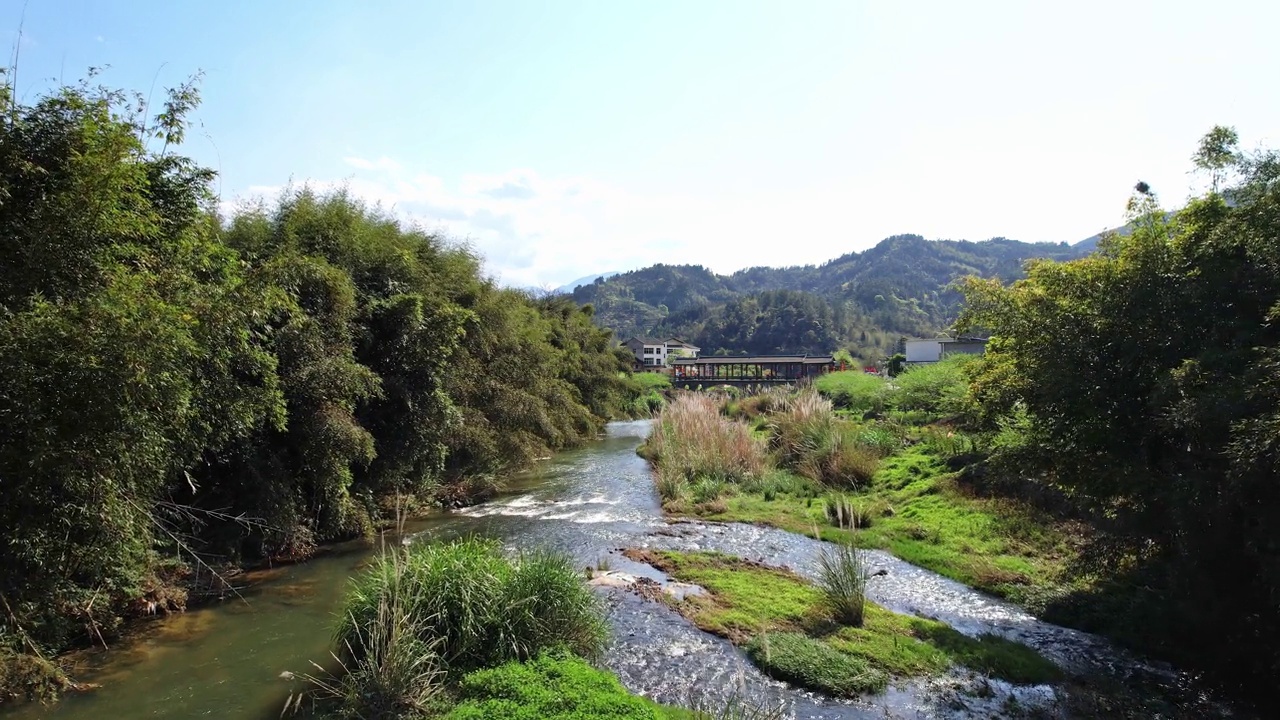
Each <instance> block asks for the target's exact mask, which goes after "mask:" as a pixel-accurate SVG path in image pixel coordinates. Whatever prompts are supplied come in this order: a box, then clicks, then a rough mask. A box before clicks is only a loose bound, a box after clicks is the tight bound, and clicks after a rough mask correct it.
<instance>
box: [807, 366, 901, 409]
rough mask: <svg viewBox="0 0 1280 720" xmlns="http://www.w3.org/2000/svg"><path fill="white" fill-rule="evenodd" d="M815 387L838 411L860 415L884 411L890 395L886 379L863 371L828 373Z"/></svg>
mask: <svg viewBox="0 0 1280 720" xmlns="http://www.w3.org/2000/svg"><path fill="white" fill-rule="evenodd" d="M813 386H814V389H816V390H817V391H818V392H819V393H821V394H822V396H823V397H825V398H827V399H829V400H830V401H831V404H832V405H834V406H835V407H836V408H837V409H840V410H848V411H850V412H853V413H855V414H858V415H862V414H864V413H868V412H877V413H878V412H880V411H881V410H883V409H884V402H885V398H886V396H887V394H888V383H886V382H885V380H884V378H882V377H880V376H878V375H868V374H867V373H866V372H864V371H862V370H847V371H845V372H834V373H827V374H826V375H823V376H822V377H820V378H818V379H817V380H816V381H815V382H814V384H813Z"/></svg>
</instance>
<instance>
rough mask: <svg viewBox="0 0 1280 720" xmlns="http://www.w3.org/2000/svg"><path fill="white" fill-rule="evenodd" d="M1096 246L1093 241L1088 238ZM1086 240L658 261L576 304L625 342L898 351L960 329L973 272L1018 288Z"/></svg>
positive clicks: (1080, 250)
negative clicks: (1042, 263)
mask: <svg viewBox="0 0 1280 720" xmlns="http://www.w3.org/2000/svg"><path fill="white" fill-rule="evenodd" d="M1086 242H1087V241H1086ZM1091 250H1092V247H1091V246H1085V245H1084V244H1083V243H1082V244H1078V245H1069V244H1067V243H1057V244H1052V243H1025V242H1019V241H1017V240H1009V239H1006V238H994V239H992V240H986V241H983V242H970V241H965V240H926V239H924V238H923V237H920V236H919V235H895V236H893V237H890V238H886V239H885V240H882V241H881V242H880V243H879V244H877V245H876V246H875V247H873V248H870V249H868V250H866V251H863V252H860V253H859V252H854V253H849V254H847V255H842V256H840V257H838V258H835V259H834V260H831V261H828V262H826V263H823V264H822V265H799V266H792V267H781V268H770V267H753V268H747V269H745V270H739V271H737V272H735V273H733V274H731V275H718V274H716V273H713V272H711V271H710V270H708V269H707V268H704V267H702V266H700V265H665V264H659V265H653V266H651V267H647V268H642V269H640V270H633V271H630V272H625V273H620V274H617V275H614V276H612V277H609V278H607V279H605V280H603V281H601V282H592V283H589V284H583V285H579V286H578V287H577V288H576V289H575V290H574V291H573V299H574V300H575V301H576V302H578V303H579V304H583V305H586V304H591V305H592V306H593V307H594V310H595V315H594V317H595V319H596V322H597V323H598V324H600V325H601V326H603V327H608V328H612V329H613V330H614V332H615V333H616V334H617V336H618V337H619V338H620V339H621V338H626V337H629V336H631V335H655V336H658V335H661V336H664V337H668V336H672V335H674V336H677V337H681V338H683V339H685V340H688V341H690V342H692V343H694V344H695V345H698V346H699V347H701V348H703V352H704V353H715V352H721V353H725V352H729V353H736V352H752V353H788V352H830V351H831V350H833V349H836V348H839V347H844V348H848V349H849V350H851V351H853V352H854V353H855V354H858V355H860V356H862V357H879V356H884V355H887V354H891V353H892V351H893V349H894V347H895V346H896V344H897V341H898V339H899V338H901V337H902V336H904V335H907V336H931V335H933V334H935V333H937V332H939V331H941V330H943V329H944V328H946V327H947V326H948V325H950V324H951V323H952V322H954V321H955V318H956V315H957V314H958V312H959V306H960V300H961V298H960V295H959V293H957V292H956V291H954V290H951V289H949V286H950V284H951V283H952V282H954V281H955V280H956V279H957V278H960V277H963V276H965V275H979V276H982V277H997V278H1000V279H1002V280H1006V281H1008V280H1013V279H1016V278H1018V277H1021V276H1022V265H1023V263H1024V262H1025V261H1027V260H1030V259H1034V258H1049V259H1054V260H1069V259H1073V258H1077V257H1081V256H1083V255H1087V254H1088V253H1089V252H1091Z"/></svg>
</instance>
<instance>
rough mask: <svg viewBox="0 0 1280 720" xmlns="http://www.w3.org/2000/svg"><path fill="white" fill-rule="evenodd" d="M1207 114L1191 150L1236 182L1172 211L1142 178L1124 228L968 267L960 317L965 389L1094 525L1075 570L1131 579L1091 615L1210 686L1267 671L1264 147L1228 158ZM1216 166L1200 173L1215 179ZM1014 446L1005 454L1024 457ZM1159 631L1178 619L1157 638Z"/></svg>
mask: <svg viewBox="0 0 1280 720" xmlns="http://www.w3.org/2000/svg"><path fill="white" fill-rule="evenodd" d="M1234 145H1235V133H1234V131H1230V130H1229V129H1226V128H1221V127H1219V128H1214V129H1213V130H1212V131H1211V132H1210V133H1209V134H1208V135H1206V136H1205V139H1204V140H1203V141H1202V142H1201V149H1200V151H1199V152H1198V153H1197V156H1196V159H1197V163H1198V164H1199V165H1201V167H1202V168H1206V169H1209V170H1210V171H1212V172H1215V173H1220V172H1221V171H1223V170H1224V169H1226V168H1229V167H1233V166H1235V167H1240V168H1242V169H1243V177H1242V182H1241V183H1240V184H1238V185H1237V186H1235V187H1233V188H1231V189H1229V190H1227V191H1226V192H1225V193H1224V194H1230V195H1231V196H1232V197H1233V198H1234V202H1233V204H1232V205H1228V204H1227V203H1226V201H1225V199H1224V197H1223V195H1220V194H1218V192H1217V187H1215V188H1214V191H1213V192H1211V193H1210V194H1209V195H1208V196H1206V197H1203V198H1199V199H1196V200H1194V201H1192V202H1191V203H1190V204H1189V205H1188V206H1187V207H1186V208H1185V209H1183V210H1182V211H1181V212H1178V213H1176V214H1174V215H1173V216H1172V217H1170V215H1169V214H1168V213H1166V212H1164V211H1163V210H1162V209H1161V208H1160V207H1159V205H1158V203H1157V201H1156V198H1155V195H1154V194H1153V193H1152V192H1151V190H1150V188H1148V187H1145V186H1143V187H1139V188H1137V189H1136V192H1135V195H1134V197H1133V198H1132V199H1131V201H1130V209H1131V212H1132V213H1133V217H1132V221H1131V226H1132V227H1133V232H1132V234H1130V235H1128V236H1115V237H1111V238H1107V239H1105V240H1104V242H1103V243H1102V245H1101V246H1100V247H1101V252H1100V253H1099V254H1098V255H1095V256H1092V257H1089V258H1085V259H1081V260H1075V261H1072V262H1066V263H1055V262H1045V261H1042V262H1034V263H1032V264H1031V265H1030V267H1029V268H1028V273H1027V278H1026V279H1025V280H1020V281H1018V282H1015V283H1014V284H1013V285H1011V286H1007V287H1006V286H1002V285H1001V284H1000V283H999V282H997V281H993V280H978V279H970V280H968V281H967V282H966V283H965V285H964V293H965V296H966V299H967V301H968V304H969V305H968V309H967V310H966V311H965V313H964V315H963V317H962V319H961V323H960V325H961V326H962V327H965V326H972V325H981V326H984V327H988V328H991V330H992V332H993V335H994V337H993V340H992V342H991V344H990V345H989V347H988V351H987V355H986V356H985V357H984V358H983V360H982V361H981V367H980V368H979V370H978V372H977V374H976V376H975V382H974V384H973V387H972V394H973V395H974V396H975V397H976V398H977V399H978V400H979V401H980V402H982V403H983V405H984V406H985V409H986V415H987V417H988V418H1001V417H1012V415H1013V414H1014V413H1015V412H1025V419H1026V421H1027V422H1028V428H1029V429H1028V432H1029V433H1030V437H1031V440H1032V444H1031V446H1032V447H1033V448H1034V449H1035V450H1036V452H1037V453H1038V457H1039V459H1040V461H1041V467H1040V471H1041V472H1042V473H1043V476H1044V477H1045V478H1046V479H1047V481H1048V482H1050V483H1052V484H1053V485H1054V486H1056V487H1057V488H1058V489H1060V490H1062V491H1064V492H1065V493H1066V494H1067V496H1068V497H1071V498H1073V499H1074V500H1075V501H1077V502H1078V503H1079V504H1080V505H1081V507H1083V508H1086V509H1087V510H1089V511H1092V512H1095V513H1097V516H1098V517H1099V518H1101V519H1102V520H1101V521H1103V522H1105V527H1107V528H1108V529H1109V532H1107V533H1106V534H1104V535H1103V540H1104V542H1099V543H1097V544H1095V546H1094V548H1093V553H1092V554H1091V555H1090V557H1091V558H1093V559H1094V561H1095V564H1093V565H1092V567H1090V568H1089V571H1091V572H1097V573H1101V574H1102V575H1103V577H1106V578H1108V579H1110V580H1111V581H1112V582H1117V583H1121V584H1123V583H1130V585H1129V587H1134V588H1151V589H1153V590H1135V591H1134V592H1138V593H1139V594H1141V595H1142V598H1143V599H1142V600H1141V601H1140V602H1138V601H1136V600H1135V601H1134V603H1135V606H1141V607H1142V612H1141V613H1136V614H1134V613H1117V612H1108V611H1103V612H1100V613H1098V614H1096V615H1095V616H1094V617H1100V618H1104V619H1107V620H1106V621H1111V622H1116V623H1117V627H1113V628H1110V629H1111V630H1113V631H1116V632H1119V633H1121V634H1122V635H1124V636H1126V637H1128V638H1130V640H1131V641H1132V642H1138V643H1141V644H1143V645H1144V646H1145V647H1147V648H1149V649H1156V650H1161V651H1164V652H1166V653H1170V654H1174V655H1175V656H1176V657H1179V659H1181V660H1183V661H1184V662H1187V663H1193V664H1199V665H1200V666H1201V667H1203V668H1204V669H1205V670H1206V671H1209V672H1211V673H1213V674H1215V676H1216V677H1217V678H1218V679H1219V680H1222V681H1224V682H1229V683H1232V684H1243V685H1247V686H1249V687H1251V688H1252V689H1255V690H1260V691H1263V692H1269V691H1270V686H1269V684H1270V682H1271V679H1272V678H1274V677H1275V676H1276V674H1277V673H1278V672H1280V653H1278V652H1276V650H1275V648H1276V647H1277V646H1278V645H1280V611H1277V606H1276V604H1275V597H1276V594H1277V593H1280V533H1278V531H1277V528H1278V527H1280V487H1278V486H1277V485H1276V482H1275V478H1276V476H1277V470H1280V452H1278V450H1280V442H1277V441H1276V439H1275V438H1276V437H1277V434H1276V431H1277V429H1280V422H1277V421H1278V419H1280V395H1278V394H1277V393H1276V392H1275V388H1276V387H1277V374H1276V368H1277V364H1276V358H1277V356H1278V354H1280V325H1278V324H1277V323H1276V320H1277V319H1280V246H1278V245H1277V244H1276V243H1275V241H1274V238H1275V237H1277V236H1278V235H1280V212H1278V210H1280V184H1278V183H1277V179H1280V172H1278V171H1277V169H1278V168H1280V163H1277V162H1276V156H1275V155H1274V154H1273V153H1260V154H1258V155H1256V156H1251V157H1247V158H1237V157H1236V155H1235V151H1234ZM1222 177H1223V176H1221V175H1215V184H1216V183H1217V181H1218V180H1220V179H1221V178H1222ZM1025 459H1026V458H1025V457H1024V458H1023V460H1025ZM1169 627H1177V628H1178V633H1177V635H1176V636H1172V635H1170V634H1169V632H1168V628H1169Z"/></svg>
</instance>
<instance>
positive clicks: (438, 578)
mask: <svg viewBox="0 0 1280 720" xmlns="http://www.w3.org/2000/svg"><path fill="white" fill-rule="evenodd" d="M387 605H391V606H394V607H395V608H397V613H398V614H397V615H395V616H393V617H394V618H409V619H411V621H412V622H413V623H414V625H413V628H414V635H415V636H416V639H417V640H420V641H421V642H422V643H424V644H425V645H426V646H427V647H430V648H431V650H432V652H433V653H434V654H435V655H437V656H438V657H439V659H440V665H441V668H442V670H443V671H444V672H446V673H447V674H449V675H450V676H457V675H458V674H460V673H463V672H466V671H469V670H473V669H476V668H481V667H489V666H492V665H495V664H499V663H502V662H505V661H507V660H520V659H526V658H530V657H533V656H535V655H537V654H538V653H539V652H541V651H542V650H544V649H546V648H550V647H566V648H568V649H570V650H572V651H573V652H576V653H578V654H580V655H584V656H588V657H591V656H594V655H596V654H598V653H599V651H600V650H601V649H602V648H603V646H604V642H605V640H606V638H607V636H608V626H607V624H606V623H605V621H604V619H603V611H602V608H601V605H600V601H599V600H598V598H597V597H596V596H595V595H594V594H593V593H592V592H591V590H590V588H588V587H587V586H586V585H585V583H584V582H583V578H582V573H581V572H580V571H579V570H577V569H575V568H574V567H573V565H572V563H571V562H570V560H569V559H568V557H567V556H565V555H563V554H560V553H555V552H550V551H542V550H535V551H532V552H529V553H525V554H523V555H520V556H519V557H517V558H515V559H514V560H513V559H509V558H507V557H506V556H504V555H503V553H502V550H501V547H500V546H499V545H498V544H497V543H496V542H493V541H487V540H477V539H466V540H455V541H452V542H447V543H430V544H428V543H415V544H413V545H410V546H408V547H407V548H405V549H403V551H397V552H388V553H385V554H384V555H383V556H382V557H381V558H380V559H379V560H377V561H375V563H374V564H373V567H372V568H370V569H369V571H368V572H366V573H365V574H363V575H362V576H360V577H359V578H357V579H356V580H355V581H354V582H353V584H352V590H351V592H350V593H349V595H348V597H347V601H346V607H345V609H344V611H343V614H342V620H341V622H340V625H339V629H338V633H337V645H338V647H339V648H342V649H343V650H344V651H345V654H346V655H347V656H348V657H350V658H351V659H352V660H355V661H359V660H360V659H361V655H362V650H361V649H362V648H365V647H367V646H368V645H369V643H370V637H371V636H372V635H373V634H374V633H376V632H380V629H379V626H380V621H383V620H385V616H384V614H382V612H383V610H382V609H383V608H384V607H385V606H387Z"/></svg>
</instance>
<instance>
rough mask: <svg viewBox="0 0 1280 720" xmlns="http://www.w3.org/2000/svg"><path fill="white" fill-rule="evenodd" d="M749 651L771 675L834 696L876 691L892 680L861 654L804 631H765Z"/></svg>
mask: <svg viewBox="0 0 1280 720" xmlns="http://www.w3.org/2000/svg"><path fill="white" fill-rule="evenodd" d="M746 651H747V657H749V658H751V661H752V662H754V663H755V664H756V665H757V666H759V667H760V669H761V670H764V671H765V672H766V673H767V674H768V675H769V676H771V677H774V678H777V679H779V680H785V681H787V682H789V683H792V684H795V685H799V686H800V687H804V688H808V689H810V690H817V691H818V692H821V693H825V694H827V695H831V696H833V697H857V696H858V695H863V694H868V693H876V692H879V691H881V690H883V689H884V688H885V686H886V685H887V684H888V682H889V680H888V677H886V676H885V674H884V673H883V672H881V671H879V670H876V669H874V668H872V667H871V666H870V665H868V664H867V662H866V661H865V660H863V659H861V658H859V657H858V656H856V655H851V654H849V653H843V652H840V651H839V650H836V649H835V648H834V647H832V646H831V645H829V644H827V643H824V642H822V641H821V640H815V639H813V638H811V637H809V636H808V635H804V634H803V633H798V632H769V633H763V634H761V635H759V636H757V637H756V638H755V639H754V640H752V641H751V642H750V643H748V644H747V647H746Z"/></svg>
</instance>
